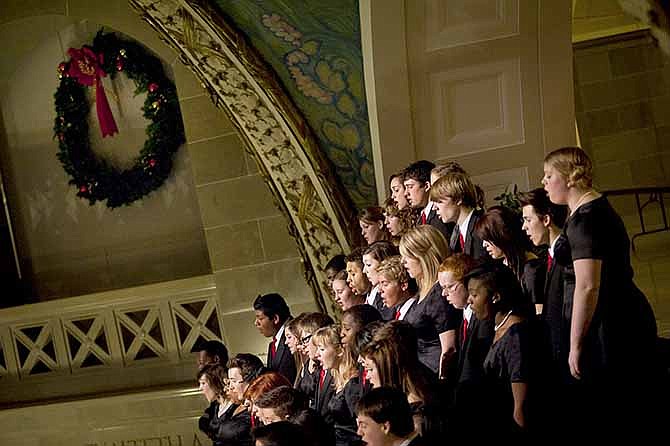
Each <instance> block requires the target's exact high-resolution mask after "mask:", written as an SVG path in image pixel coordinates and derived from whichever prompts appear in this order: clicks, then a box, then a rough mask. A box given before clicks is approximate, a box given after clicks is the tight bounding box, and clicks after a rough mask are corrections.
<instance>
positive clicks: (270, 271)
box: [214, 259, 314, 313]
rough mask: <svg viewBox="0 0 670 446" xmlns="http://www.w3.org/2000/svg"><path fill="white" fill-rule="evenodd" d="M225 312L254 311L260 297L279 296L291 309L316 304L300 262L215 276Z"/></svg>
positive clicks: (233, 270)
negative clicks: (262, 295)
mask: <svg viewBox="0 0 670 446" xmlns="http://www.w3.org/2000/svg"><path fill="white" fill-rule="evenodd" d="M214 277H215V280H216V288H217V291H218V293H219V296H220V298H221V302H222V306H221V310H222V312H223V313H231V312H236V311H241V310H244V309H247V308H251V305H252V303H253V300H254V299H255V298H256V296H258V295H259V294H266V293H279V294H281V295H282V296H284V298H285V299H286V302H287V303H288V304H289V306H291V305H293V304H294V303H304V302H313V300H314V299H313V297H312V291H311V288H310V287H309V285H307V281H306V280H305V275H304V272H303V267H302V263H301V259H289V260H282V261H278V262H272V263H265V264H260V265H252V266H248V267H242V268H234V269H230V270H227V271H218V272H216V273H214Z"/></svg>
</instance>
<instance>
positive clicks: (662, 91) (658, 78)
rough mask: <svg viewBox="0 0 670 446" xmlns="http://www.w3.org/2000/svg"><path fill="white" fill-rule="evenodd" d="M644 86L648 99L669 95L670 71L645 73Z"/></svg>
mask: <svg viewBox="0 0 670 446" xmlns="http://www.w3.org/2000/svg"><path fill="white" fill-rule="evenodd" d="M646 78H647V80H646V84H647V89H648V94H649V97H656V96H665V95H667V94H670V88H668V85H670V69H663V70H654V71H649V72H648V73H646Z"/></svg>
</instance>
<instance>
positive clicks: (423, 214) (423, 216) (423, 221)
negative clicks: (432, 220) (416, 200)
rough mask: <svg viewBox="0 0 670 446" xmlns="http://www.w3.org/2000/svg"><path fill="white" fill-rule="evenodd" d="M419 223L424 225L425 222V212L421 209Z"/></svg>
mask: <svg viewBox="0 0 670 446" xmlns="http://www.w3.org/2000/svg"><path fill="white" fill-rule="evenodd" d="M421 224H422V225H425V224H426V212H425V211H421Z"/></svg>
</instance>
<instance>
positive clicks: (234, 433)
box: [198, 401, 253, 446]
mask: <svg viewBox="0 0 670 446" xmlns="http://www.w3.org/2000/svg"><path fill="white" fill-rule="evenodd" d="M238 407H239V405H238V404H233V405H232V406H230V407H229V408H228V409H227V410H226V411H225V412H224V413H223V414H222V415H221V416H220V417H219V416H218V412H219V403H218V402H217V401H214V402H212V404H210V406H209V407H208V408H207V409H206V410H205V414H204V415H203V416H202V417H200V419H199V420H198V427H199V428H200V430H201V431H203V432H204V433H205V434H207V436H208V437H209V438H210V439H211V440H212V444H213V445H214V446H251V445H252V444H253V441H252V439H251V418H250V416H249V412H248V411H247V410H244V411H242V412H240V413H238V414H236V415H234V413H235V410H236V409H237V408H238Z"/></svg>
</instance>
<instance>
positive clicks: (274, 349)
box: [270, 336, 277, 359]
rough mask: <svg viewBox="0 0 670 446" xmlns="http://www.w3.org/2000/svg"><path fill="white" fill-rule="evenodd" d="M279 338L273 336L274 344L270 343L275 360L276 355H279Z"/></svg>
mask: <svg viewBox="0 0 670 446" xmlns="http://www.w3.org/2000/svg"><path fill="white" fill-rule="evenodd" d="M276 343H277V338H276V337H274V336H272V342H271V343H270V354H271V355H272V359H275V355H276V354H277V346H276Z"/></svg>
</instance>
